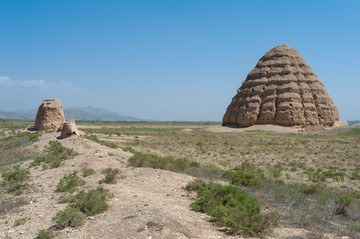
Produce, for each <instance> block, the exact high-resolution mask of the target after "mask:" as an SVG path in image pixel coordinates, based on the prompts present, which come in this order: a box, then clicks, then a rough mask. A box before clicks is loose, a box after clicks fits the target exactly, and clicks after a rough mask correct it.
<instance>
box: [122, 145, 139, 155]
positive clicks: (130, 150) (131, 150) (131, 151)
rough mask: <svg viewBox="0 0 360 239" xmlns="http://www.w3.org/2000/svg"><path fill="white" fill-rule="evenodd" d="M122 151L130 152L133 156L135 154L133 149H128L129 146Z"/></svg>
mask: <svg viewBox="0 0 360 239" xmlns="http://www.w3.org/2000/svg"><path fill="white" fill-rule="evenodd" d="M123 151H125V152H130V153H133V154H135V153H136V151H135V149H133V148H132V147H130V146H126V147H124V148H123Z"/></svg>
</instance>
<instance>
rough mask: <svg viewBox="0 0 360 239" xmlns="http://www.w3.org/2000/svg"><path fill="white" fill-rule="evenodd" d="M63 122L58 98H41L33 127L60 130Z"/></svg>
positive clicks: (60, 103)
mask: <svg viewBox="0 0 360 239" xmlns="http://www.w3.org/2000/svg"><path fill="white" fill-rule="evenodd" d="M64 122H65V115H64V111H63V108H62V102H61V100H58V99H47V100H43V101H42V104H41V105H40V106H39V109H38V112H37V114H36V120H35V125H34V128H35V129H37V130H56V131H57V130H61V128H62V125H63V123H64Z"/></svg>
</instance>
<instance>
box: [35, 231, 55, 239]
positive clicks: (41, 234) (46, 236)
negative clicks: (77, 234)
mask: <svg viewBox="0 0 360 239" xmlns="http://www.w3.org/2000/svg"><path fill="white" fill-rule="evenodd" d="M54 237H56V233H55V232H54V231H53V230H51V229H42V230H39V231H38V234H37V236H36V238H35V239H51V238H54Z"/></svg>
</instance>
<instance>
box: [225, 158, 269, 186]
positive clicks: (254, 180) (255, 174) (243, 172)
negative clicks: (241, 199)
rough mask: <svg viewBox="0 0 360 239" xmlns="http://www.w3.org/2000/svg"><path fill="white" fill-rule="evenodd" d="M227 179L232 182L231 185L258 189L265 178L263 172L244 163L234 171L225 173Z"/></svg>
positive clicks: (250, 164) (252, 165)
mask: <svg viewBox="0 0 360 239" xmlns="http://www.w3.org/2000/svg"><path fill="white" fill-rule="evenodd" d="M223 176H224V177H225V178H229V179H230V180H231V184H234V185H242V186H249V187H256V186H258V185H260V183H261V179H263V178H264V174H263V171H262V170H261V169H260V168H259V167H257V166H255V165H254V164H252V163H249V162H244V163H242V164H241V165H240V166H236V167H235V168H234V169H233V170H227V171H225V173H224V175H223Z"/></svg>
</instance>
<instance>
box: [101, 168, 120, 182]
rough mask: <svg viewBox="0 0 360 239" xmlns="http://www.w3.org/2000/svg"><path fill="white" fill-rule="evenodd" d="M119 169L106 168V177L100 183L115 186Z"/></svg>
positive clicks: (104, 171) (104, 172)
mask: <svg viewBox="0 0 360 239" xmlns="http://www.w3.org/2000/svg"><path fill="white" fill-rule="evenodd" d="M119 172H120V171H119V169H112V168H106V169H104V170H103V171H102V174H103V175H104V178H103V179H100V180H99V183H100V184H102V183H107V184H114V183H116V175H118V174H119Z"/></svg>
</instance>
